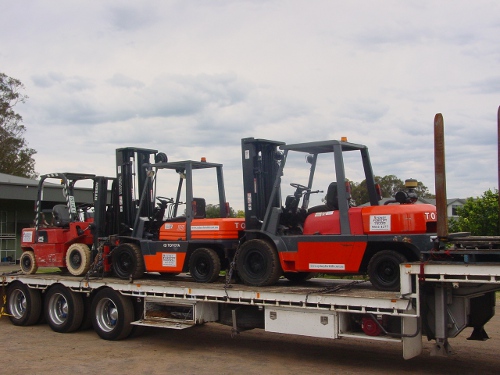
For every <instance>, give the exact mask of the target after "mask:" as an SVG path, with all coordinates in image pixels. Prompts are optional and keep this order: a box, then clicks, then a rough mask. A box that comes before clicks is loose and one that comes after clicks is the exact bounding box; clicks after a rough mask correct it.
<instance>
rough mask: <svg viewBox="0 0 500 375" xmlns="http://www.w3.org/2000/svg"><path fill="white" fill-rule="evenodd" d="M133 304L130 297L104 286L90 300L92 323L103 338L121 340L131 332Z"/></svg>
mask: <svg viewBox="0 0 500 375" xmlns="http://www.w3.org/2000/svg"><path fill="white" fill-rule="evenodd" d="M133 319H134V305H133V304H132V301H131V299H130V298H128V297H125V296H123V295H121V294H120V293H119V292H117V291H115V290H113V289H111V288H104V289H102V290H100V291H99V292H98V293H97V294H96V295H95V297H94V299H93V300H92V325H93V326H94V330H95V331H96V332H97V334H98V335H99V337H100V338H101V339H104V340H122V339H124V338H126V337H128V336H129V335H130V333H131V332H132V324H130V323H132V321H133Z"/></svg>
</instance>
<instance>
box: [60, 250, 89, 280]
mask: <svg viewBox="0 0 500 375" xmlns="http://www.w3.org/2000/svg"><path fill="white" fill-rule="evenodd" d="M91 258H92V255H91V253H90V249H89V247H88V246H87V245H85V244H84V243H74V244H72V245H71V246H70V247H69V248H68V251H67V252H66V267H67V268H68V271H69V273H71V274H72V275H73V276H83V275H85V274H86V273H87V272H88V271H89V269H90V263H91V260H92V259H91Z"/></svg>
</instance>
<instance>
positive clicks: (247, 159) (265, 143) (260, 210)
mask: <svg viewBox="0 0 500 375" xmlns="http://www.w3.org/2000/svg"><path fill="white" fill-rule="evenodd" d="M284 144H285V143H284V142H276V141H270V140H266V139H255V138H243V139H242V140H241V146H242V147H241V149H242V166H243V190H244V202H245V225H246V230H259V229H261V228H262V223H263V221H264V218H265V216H266V212H267V211H268V208H269V209H270V208H271V207H281V190H280V180H281V178H280V177H281V176H279V173H278V171H279V167H280V163H281V160H282V153H281V152H280V151H279V150H278V147H279V146H281V145H284ZM275 187H276V188H275Z"/></svg>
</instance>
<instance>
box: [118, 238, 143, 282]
mask: <svg viewBox="0 0 500 375" xmlns="http://www.w3.org/2000/svg"><path fill="white" fill-rule="evenodd" d="M112 259H113V260H112V263H113V271H114V273H115V275H116V276H118V277H119V278H120V279H123V280H127V279H130V278H132V279H140V278H141V277H142V276H143V275H144V272H145V267H144V258H143V256H142V252H141V249H140V248H139V246H137V245H135V244H133V243H123V244H121V245H120V246H118V247H117V248H116V249H114V250H113V258H112Z"/></svg>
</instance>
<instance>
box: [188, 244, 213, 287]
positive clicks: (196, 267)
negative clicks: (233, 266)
mask: <svg viewBox="0 0 500 375" xmlns="http://www.w3.org/2000/svg"><path fill="white" fill-rule="evenodd" d="M220 269H221V266H220V258H219V255H217V253H216V252H215V250H213V249H208V248H205V247H200V248H198V249H196V250H195V251H194V252H193V254H191V256H190V257H189V273H190V274H191V277H192V278H193V279H194V280H195V281H196V282H198V283H213V282H214V281H215V280H217V279H218V278H219V273H220Z"/></svg>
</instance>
